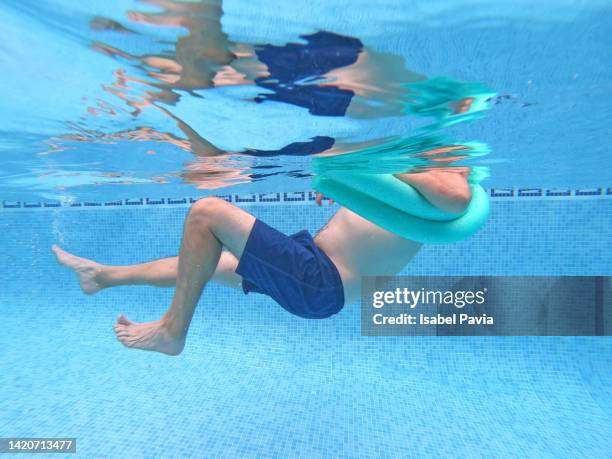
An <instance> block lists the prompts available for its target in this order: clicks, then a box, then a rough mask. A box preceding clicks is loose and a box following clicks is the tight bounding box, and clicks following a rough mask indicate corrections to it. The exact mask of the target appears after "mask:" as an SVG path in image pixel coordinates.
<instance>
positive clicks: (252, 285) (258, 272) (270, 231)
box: [236, 220, 344, 319]
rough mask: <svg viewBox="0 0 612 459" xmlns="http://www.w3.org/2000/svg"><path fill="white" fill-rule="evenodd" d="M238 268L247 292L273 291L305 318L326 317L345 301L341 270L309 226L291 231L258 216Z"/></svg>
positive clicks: (271, 293)
mask: <svg viewBox="0 0 612 459" xmlns="http://www.w3.org/2000/svg"><path fill="white" fill-rule="evenodd" d="M236 273H237V274H239V275H240V276H242V289H243V290H244V293H245V294H246V293H250V292H255V293H261V294H264V295H267V296H269V297H270V298H272V299H273V300H274V301H276V302H277V303H278V304H280V305H281V306H282V307H283V308H285V309H286V310H287V311H289V312H290V313H292V314H295V315H297V316H299V317H303V318H305V319H324V318H326V317H329V316H331V315H333V314H336V313H337V312H338V311H340V309H342V307H343V306H344V290H343V288H342V280H341V279H340V274H339V273H338V270H337V269H336V266H335V265H334V263H333V262H332V261H331V260H330V259H329V257H328V256H327V255H326V254H325V252H323V251H322V250H321V249H320V248H319V247H317V246H316V244H315V243H314V240H313V238H312V236H311V235H310V233H308V231H300V232H298V233H295V234H293V235H291V236H287V235H285V234H283V233H281V232H280V231H278V230H276V229H274V228H272V227H270V226H268V225H266V224H265V223H264V222H262V221H261V220H256V221H255V225H254V226H253V229H252V230H251V234H249V238H248V240H247V243H246V246H245V248H244V252H243V253H242V256H241V257H240V262H239V263H238V267H237V268H236Z"/></svg>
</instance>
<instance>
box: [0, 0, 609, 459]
mask: <svg viewBox="0 0 612 459" xmlns="http://www.w3.org/2000/svg"><path fill="white" fill-rule="evenodd" d="M169 4H171V5H172V4H174V5H175V6H177V7H178V6H181V5H183V6H184V5H195V6H196V7H197V5H198V3H197V2H182V3H181V2H169ZM179 10H180V8H179ZM128 11H132V12H136V13H143V14H144V13H146V12H150V13H160V11H162V12H163V8H162V7H159V6H155V5H154V3H153V2H136V3H133V2H128V1H119V0H114V1H108V0H107V1H104V2H98V1H95V2H83V3H80V4H79V3H75V2H72V1H68V0H65V1H64V0H53V1H49V2H30V1H12V0H11V1H7V2H4V3H3V4H2V5H0V21H1V23H2V24H3V26H4V29H5V31H4V37H3V38H4V42H3V44H2V45H0V65H1V66H2V69H3V73H2V77H0V78H2V85H0V86H1V87H0V96H1V97H0V121H1V123H0V164H1V167H0V179H1V184H0V203H1V204H2V205H1V206H0V247H2V262H1V263H0V278H1V279H2V280H3V283H2V287H3V288H2V289H1V290H0V323H1V324H2V332H1V333H0V437H14V436H32V437H39V436H50V437H53V436H58V437H67V436H69V437H76V438H77V445H78V446H77V451H78V454H79V455H80V456H83V457H224V458H225V457H230V458H233V457H237V458H242V457H282V458H285V457H300V458H319V457H321V458H327V457H393V458H395V457H551V458H557V457H584V458H599V457H612V454H611V451H612V441H611V440H610V439H611V438H612V418H611V415H610V413H611V412H612V377H611V376H612V374H611V373H612V372H611V369H612V342H611V341H610V338H609V337H471V338H469V337H463V338H462V337H385V338H382V337H378V338H376V337H364V336H361V333H360V313H359V305H357V304H353V305H347V306H346V307H345V308H344V309H343V311H342V312H341V313H340V314H338V315H336V316H334V317H332V318H330V319H327V320H323V321H306V320H303V319H299V318H297V317H294V316H292V315H290V314H288V313H287V312H286V311H284V310H283V309H282V308H280V307H279V306H278V305H276V304H275V303H274V302H272V301H271V300H269V299H267V298H265V297H262V296H257V295H250V296H248V297H245V296H244V295H242V294H240V293H238V292H235V291H231V290H227V289H223V288H221V287H218V286H214V285H211V286H209V287H207V289H206V292H205V295H204V297H203V299H202V300H201V302H200V304H199V307H198V309H197V311H196V315H195V318H194V320H193V323H192V325H191V329H190V334H189V337H188V341H187V346H186V349H185V351H184V352H183V354H181V355H180V356H179V357H172V358H170V357H167V356H162V355H156V354H152V353H144V352H138V351H130V350H126V349H124V348H123V347H121V345H120V344H118V343H117V342H116V341H115V338H114V335H113V330H112V325H113V323H114V320H115V318H116V316H117V314H119V313H126V314H127V315H128V316H129V317H130V318H131V319H134V320H137V321H147V320H153V319H156V318H158V317H159V316H160V315H161V314H162V313H163V312H164V311H165V309H166V307H167V305H168V304H169V302H170V299H171V295H172V291H171V290H167V289H154V288H151V287H142V286H139V287H118V288H116V289H111V290H105V291H102V292H100V293H99V294H97V295H94V296H84V295H82V294H81V293H80V291H79V289H78V286H77V285H76V282H75V280H74V278H73V276H72V274H71V273H70V272H68V271H67V270H64V269H60V268H59V267H58V266H57V264H56V262H55V259H54V257H53V256H52V255H53V254H52V253H51V252H50V246H51V245H52V244H60V245H61V246H62V247H65V248H66V249H67V250H70V251H72V252H74V253H76V254H78V255H80V256H85V257H90V258H94V259H96V260H99V261H101V262H104V263H109V264H129V263H136V262H141V261H144V260H150V259H157V258H162V257H167V256H173V255H176V253H177V248H178V244H179V242H180V236H181V228H182V223H183V219H184V217H185V214H186V212H187V210H188V207H189V204H190V203H191V201H192V199H191V198H193V199H196V198H198V197H200V196H203V195H208V194H216V195H221V196H223V197H224V198H225V199H227V200H230V201H231V202H233V203H235V204H237V205H239V206H241V207H243V208H245V209H246V210H248V211H250V212H252V213H254V214H255V215H256V216H258V217H259V218H261V219H263V220H264V221H266V222H267V223H269V224H271V225H273V226H275V227H277V228H279V229H281V230H282V231H284V232H286V233H291V232H295V231H297V230H300V229H303V228H307V229H309V230H310V231H313V232H314V231H316V230H317V229H318V228H320V227H321V226H322V225H323V224H324V223H325V221H326V220H327V219H328V218H329V217H330V216H331V215H332V213H333V212H334V210H335V208H334V207H328V206H324V207H321V208H319V207H317V206H316V205H315V204H314V203H313V201H312V198H313V195H312V193H311V191H310V189H309V177H308V174H309V172H311V169H310V168H311V164H310V158H308V157H307V156H266V155H262V154H260V155H254V154H251V155H248V154H217V153H218V150H220V151H223V152H252V151H259V152H262V151H267V152H269V151H275V152H279V151H281V150H282V149H283V148H285V147H286V146H287V145H290V144H292V143H295V142H302V143H308V142H311V141H312V139H313V138H316V137H321V138H330V139H333V140H334V141H335V142H339V141H370V142H378V141H381V139H385V138H387V137H388V136H390V135H405V134H406V133H407V132H411V130H412V129H413V128H414V127H415V126H418V125H419V124H418V122H417V121H415V119H414V117H410V116H406V114H401V115H397V114H396V115H394V116H385V117H372V118H368V117H358V116H356V117H351V116H320V115H317V114H313V113H312V111H309V109H308V107H304V106H299V105H296V104H295V103H294V104H291V103H283V102H279V101H272V100H265V101H263V102H260V103H257V102H255V101H254V99H255V98H256V97H258V96H260V95H261V94H262V93H263V94H266V95H268V97H269V93H268V92H266V91H265V90H264V89H262V88H261V87H255V86H254V85H222V84H218V85H216V86H215V87H210V88H196V89H189V88H187V89H186V88H182V89H177V88H173V91H171V92H172V94H175V95H179V96H180V98H179V101H178V102H176V101H175V102H172V101H168V100H165V101H160V100H157V101H155V102H154V103H152V104H150V105H146V104H143V102H146V101H147V98H150V97H152V96H151V95H150V93H151V92H155V90H156V89H154V88H157V89H159V87H157V86H152V84H153V83H155V84H159V80H155V79H154V78H152V77H151V76H150V73H151V72H152V71H153V70H154V66H153V64H152V62H151V60H150V59H149V60H148V61H146V62H144V61H143V60H142V56H148V57H151V56H153V57H160V56H162V57H168V56H174V54H173V53H174V50H175V48H176V47H177V46H178V45H177V43H178V41H179V40H180V39H181V37H183V36H185V34H186V31H185V30H186V29H187V30H194V29H189V27H185V26H184V25H185V24H186V23H188V22H189V21H188V19H189V18H190V17H191V16H190V14H192V13H189V14H186V15H185V14H184V13H181V11H176V10H174V12H173V13H172V14H170V15H168V14H166V15H165V16H166V17H165V19H173V20H174V19H176V18H178V19H176V21H175V23H176V22H177V21H179V20H180V21H183V22H182V24H183V26H180V27H179V26H174V25H168V24H166V25H163V26H162V25H158V26H152V25H151V24H146V23H144V22H142V21H139V20H138V17H139V16H138V15H137V14H135V13H134V14H131V15H130V14H127V13H126V12H128ZM190 11H191V10H190ZM223 13H224V14H223V16H222V17H221V19H220V23H221V30H222V31H223V34H225V35H227V37H229V39H230V40H232V41H233V42H234V43H238V44H242V45H244V46H246V45H249V44H250V45H264V44H267V45H274V46H278V47H285V46H288V44H292V43H293V44H295V43H302V44H303V40H302V39H300V36H305V35H309V34H315V33H317V32H318V31H327V32H329V33H334V34H338V35H342V36H346V37H354V38H356V39H358V40H359V41H361V43H362V44H363V45H364V46H365V47H366V48H368V49H369V50H371V55H372V56H375V57H376V58H377V59H378V60H377V61H376V62H377V63H378V65H380V66H383V64H384V65H385V67H384V68H386V69H387V68H388V69H391V70H390V71H391V72H397V75H398V81H401V82H405V81H407V80H405V79H411V78H413V77H414V75H421V76H423V78H425V76H426V77H427V78H431V77H435V76H446V77H449V78H452V79H454V80H456V81H465V82H478V83H481V84H484V85H486V86H487V87H490V88H493V90H494V91H495V92H496V93H497V94H498V96H499V97H496V98H493V99H491V100H490V101H489V102H488V104H489V105H490V109H489V110H488V111H487V113H486V117H484V118H482V119H479V120H475V121H473V122H470V123H461V124H456V125H453V126H449V127H447V128H446V129H445V131H444V133H445V135H447V136H449V137H450V138H453V139H459V140H463V141H472V140H478V141H480V142H485V143H487V144H488V145H489V146H490V147H491V148H492V150H493V152H492V153H491V154H490V155H488V156H486V157H483V158H477V159H476V160H477V161H478V164H479V165H481V166H487V167H489V168H490V174H491V176H490V178H488V179H487V180H486V181H485V182H483V185H484V186H485V187H486V189H487V191H488V193H489V195H490V197H491V215H490V218H489V220H488V222H487V224H486V225H485V227H484V228H483V229H482V230H481V231H480V232H479V233H478V234H476V235H475V236H474V237H472V238H470V239H469V240H467V241H463V242H461V243H457V244H453V245H444V246H427V247H424V248H423V249H422V251H421V252H420V253H419V254H418V256H417V257H416V258H415V259H414V260H413V261H412V262H411V264H410V265H409V266H407V267H406V268H405V269H404V271H403V272H402V274H418V275H459V276H464V275H534V276H536V275H573V276H583V275H599V276H611V275H612V237H610V236H611V231H610V228H612V176H611V174H610V168H609V166H608V165H607V150H608V146H607V142H606V141H607V139H608V138H609V137H610V134H612V132H611V128H610V123H609V119H610V115H612V111H611V108H610V107H611V104H610V101H611V97H610V96H611V90H612V86H611V84H612V78H611V76H612V75H611V72H612V70H611V69H610V66H609V62H610V52H609V45H608V43H609V39H608V34H609V33H608V31H609V30H610V26H611V25H612V20H611V19H610V8H609V5H608V4H607V2H604V1H601V2H599V1H592V2H589V3H588V4H587V3H583V2H575V1H572V0H564V1H556V2H548V1H542V2H536V3H534V2H507V3H496V4H495V5H489V3H487V2H479V1H477V2H448V1H447V0H444V1H441V0H440V1H433V2H420V1H407V2H400V1H394V0H390V1H385V2H362V1H351V2H348V1H347V2H345V1H341V0H338V1H334V2H318V1H316V2H312V1H308V2H306V1H304V2H300V1H292V2H284V1H280V0H279V1H276V2H244V1H226V2H223ZM168 16H169V18H168ZM180 21H179V22H180ZM185 21H187V22H185ZM171 22H172V21H171ZM122 27H123V28H125V29H127V31H126V30H123V29H122ZM206 30H207V31H209V32H210V30H212V29H211V28H210V27H208V28H207V29H206ZM210 33H212V32H210ZM111 50H114V51H111ZM346 52H348V53H350V52H351V51H350V50H349V51H346ZM387 65H389V66H390V67H386V66H387ZM381 68H382V67H381ZM158 70H159V69H158ZM164 72H165V73H164ZM185 72H187V71H185ZM158 73H161V74H163V77H164V78H169V77H172V72H170V71H167V70H164V71H159V72H158ZM124 76H126V77H129V79H127V80H125V81H127V82H128V83H126V85H127V89H126V90H125V91H123V92H122V90H121V85H120V84H118V81H119V80H121V78H123V77H124ZM387 76H388V75H387ZM218 78H219V77H218ZM380 78H381V80H379V81H382V80H384V78H382V77H380ZM414 78H416V77H414ZM154 80H155V81H154ZM188 84H189V83H188V82H187V78H186V77H185V83H184V85H185V86H188ZM166 95H167V94H166ZM162 109H163V110H162ZM181 123H183V124H187V125H188V126H189V129H191V130H193V131H194V132H195V133H197V136H198V138H201V139H203V141H202V140H199V141H198V142H199V143H198V142H196V141H195V140H194V137H195V136H194V135H192V134H190V133H189V132H190V131H189V130H188V129H186V128H181ZM153 131H154V132H155V135H153V134H152V132H153ZM186 142H187V143H186ZM210 145H212V146H213V147H214V148H213V147H211V146H210ZM198 149H201V150H202V151H204V153H203V154H201V155H199V154H198V152H200V150H198ZM211 150H214V152H215V154H209V153H210V151H211ZM285 151H286V150H285ZM272 173H274V175H267V174H272ZM194 175H195V176H196V178H194ZM218 177H221V179H218ZM517 298H518V296H517ZM517 301H518V300H517ZM575 306H576V308H580V306H581V305H580V304H576V305H575ZM607 310H608V311H609V310H610V308H608V309H607ZM605 327H606V328H605V330H604V332H605V334H606V335H610V334H611V331H610V327H612V320H611V319H609V318H608V319H607V321H606V322H605Z"/></svg>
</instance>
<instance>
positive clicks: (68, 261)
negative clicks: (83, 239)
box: [52, 245, 242, 295]
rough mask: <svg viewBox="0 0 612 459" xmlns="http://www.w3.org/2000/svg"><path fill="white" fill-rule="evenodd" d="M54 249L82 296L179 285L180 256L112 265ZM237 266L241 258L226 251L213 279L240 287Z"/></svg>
mask: <svg viewBox="0 0 612 459" xmlns="http://www.w3.org/2000/svg"><path fill="white" fill-rule="evenodd" d="M52 250H53V252H54V253H55V255H56V256H57V261H58V262H59V263H61V264H62V265H64V266H66V267H67V268H70V269H72V270H73V271H74V272H75V274H76V275H77V278H78V279H79V284H80V285H81V289H82V290H83V293H86V294H88V295H91V294H94V293H96V292H98V291H99V290H101V289H104V288H109V287H116V286H118V285H152V286H155V287H174V286H175V285H176V278H177V276H178V260H179V258H178V257H170V258H163V259H160V260H154V261H150V262H148V263H140V264H135V265H129V266H109V265H103V264H101V263H97V262H95V261H93V260H88V259H86V258H81V257H76V256H74V255H72V254H70V253H68V252H66V251H64V250H62V249H61V248H59V247H58V246H56V245H54V246H53V247H52ZM237 266H238V259H237V258H236V257H235V256H234V255H233V254H232V253H230V252H228V251H224V252H223V253H222V254H221V258H220V260H219V264H218V265H217V269H216V270H215V274H214V275H213V277H212V279H211V280H212V281H213V282H216V283H218V284H221V285H224V286H226V287H232V288H240V286H241V282H242V278H241V277H240V276H239V275H238V274H236V272H235V271H236V267H237Z"/></svg>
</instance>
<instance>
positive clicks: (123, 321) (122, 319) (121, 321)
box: [117, 314, 132, 325]
mask: <svg viewBox="0 0 612 459" xmlns="http://www.w3.org/2000/svg"><path fill="white" fill-rule="evenodd" d="M117 324H122V325H131V324H132V322H131V321H130V320H129V319H128V318H127V317H125V316H124V315H123V314H119V317H117Z"/></svg>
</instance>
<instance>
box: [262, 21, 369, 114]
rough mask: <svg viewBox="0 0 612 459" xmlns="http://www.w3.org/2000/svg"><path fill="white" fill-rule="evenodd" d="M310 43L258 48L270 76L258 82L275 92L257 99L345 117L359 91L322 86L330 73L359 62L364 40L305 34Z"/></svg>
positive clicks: (306, 40) (333, 34)
mask: <svg viewBox="0 0 612 459" xmlns="http://www.w3.org/2000/svg"><path fill="white" fill-rule="evenodd" d="M300 38H302V39H303V40H304V41H305V42H306V43H287V44H286V45H283V46H274V45H261V46H256V47H255V53H256V54H257V58H258V59H259V60H260V61H261V62H262V63H264V64H266V67H268V72H269V75H268V76H266V77H260V78H256V79H255V84H256V85H257V86H260V87H262V88H266V89H268V90H270V91H273V92H272V93H269V94H260V95H259V96H258V97H257V98H256V99H255V102H258V103H261V102H264V101H266V100H271V101H277V102H284V103H287V104H292V105H297V106H298V107H304V108H307V109H308V111H309V112H310V113H312V114H313V115H320V116H344V115H345V113H346V110H347V108H348V106H349V104H350V103H351V100H352V98H353V96H354V95H355V93H354V92H353V91H351V90H348V89H341V88H340V87H336V86H331V85H330V86H322V85H319V84H318V82H319V79H321V78H322V77H323V76H324V75H325V74H326V73H327V72H329V71H331V70H334V69H338V68H341V67H346V66H348V65H351V64H354V63H355V62H357V58H358V56H359V54H360V53H361V52H362V51H363V43H361V41H360V40H359V39H357V38H352V37H345V36H343V35H338V34H335V33H331V32H316V33H313V34H310V35H302V36H301V37H300Z"/></svg>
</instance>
